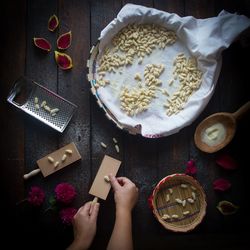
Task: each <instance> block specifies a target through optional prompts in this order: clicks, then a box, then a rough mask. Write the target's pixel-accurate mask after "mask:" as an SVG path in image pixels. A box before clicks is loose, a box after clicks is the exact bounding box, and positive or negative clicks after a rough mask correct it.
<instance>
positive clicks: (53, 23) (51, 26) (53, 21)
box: [48, 15, 59, 32]
mask: <svg viewBox="0 0 250 250" xmlns="http://www.w3.org/2000/svg"><path fill="white" fill-rule="evenodd" d="M58 25H59V21H58V17H57V16H56V15H53V16H51V17H50V18H49V21H48V30H50V31H52V32H53V31H55V29H56V28H57V27H58Z"/></svg>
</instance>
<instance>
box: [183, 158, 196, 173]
mask: <svg viewBox="0 0 250 250" xmlns="http://www.w3.org/2000/svg"><path fill="white" fill-rule="evenodd" d="M196 172H197V167H196V164H195V161H194V160H190V161H188V162H187V167H186V170H185V174H188V175H195V174H196Z"/></svg>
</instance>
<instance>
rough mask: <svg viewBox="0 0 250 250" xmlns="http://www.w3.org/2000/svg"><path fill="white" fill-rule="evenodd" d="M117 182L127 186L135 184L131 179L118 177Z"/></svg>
mask: <svg viewBox="0 0 250 250" xmlns="http://www.w3.org/2000/svg"><path fill="white" fill-rule="evenodd" d="M117 181H118V182H119V183H123V185H125V184H134V183H133V182H132V181H131V180H130V179H128V178H127V177H117Z"/></svg>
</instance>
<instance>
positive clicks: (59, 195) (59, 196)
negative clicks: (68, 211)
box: [55, 183, 76, 204]
mask: <svg viewBox="0 0 250 250" xmlns="http://www.w3.org/2000/svg"><path fill="white" fill-rule="evenodd" d="M55 194H56V200H57V201H59V202H61V203H64V204H69V203H71V202H72V201H73V200H74V199H75V197H76V190H75V188H74V187H73V186H72V185H71V184H69V183H60V184H58V185H57V186H56V188H55Z"/></svg>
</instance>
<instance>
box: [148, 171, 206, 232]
mask: <svg viewBox="0 0 250 250" xmlns="http://www.w3.org/2000/svg"><path fill="white" fill-rule="evenodd" d="M175 177H177V178H180V179H181V178H183V179H184V180H188V182H190V183H191V184H192V185H194V186H195V187H198V189H199V190H198V192H199V193H200V195H201V196H200V197H202V199H201V209H200V211H199V213H198V215H197V217H196V218H195V220H194V221H193V222H192V223H190V224H187V225H185V226H183V225H182V226H178V225H173V224H171V223H167V222H166V221H164V220H162V218H161V216H160V215H159V214H158V210H157V207H156V203H155V202H156V197H157V193H158V192H159V191H160V189H161V185H163V184H165V182H166V181H168V180H169V179H172V178H175ZM206 208H207V201H206V195H205V192H204V189H203V188H202V186H201V185H200V183H199V182H198V181H197V180H196V179H195V178H193V177H192V176H190V175H186V174H183V173H175V174H171V175H168V176H166V177H164V178H162V179H161V180H160V181H159V182H158V184H157V185H156V187H155V188H154V190H153V193H152V212H153V214H154V216H155V217H156V219H157V220H158V221H159V222H160V223H161V225H162V226H163V227H164V228H166V229H167V230H170V231H173V232H183V233H184V232H189V231H191V230H193V229H195V228H196V227H197V226H198V225H199V224H200V223H201V222H202V220H203V219H204V217H205V215H206Z"/></svg>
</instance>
